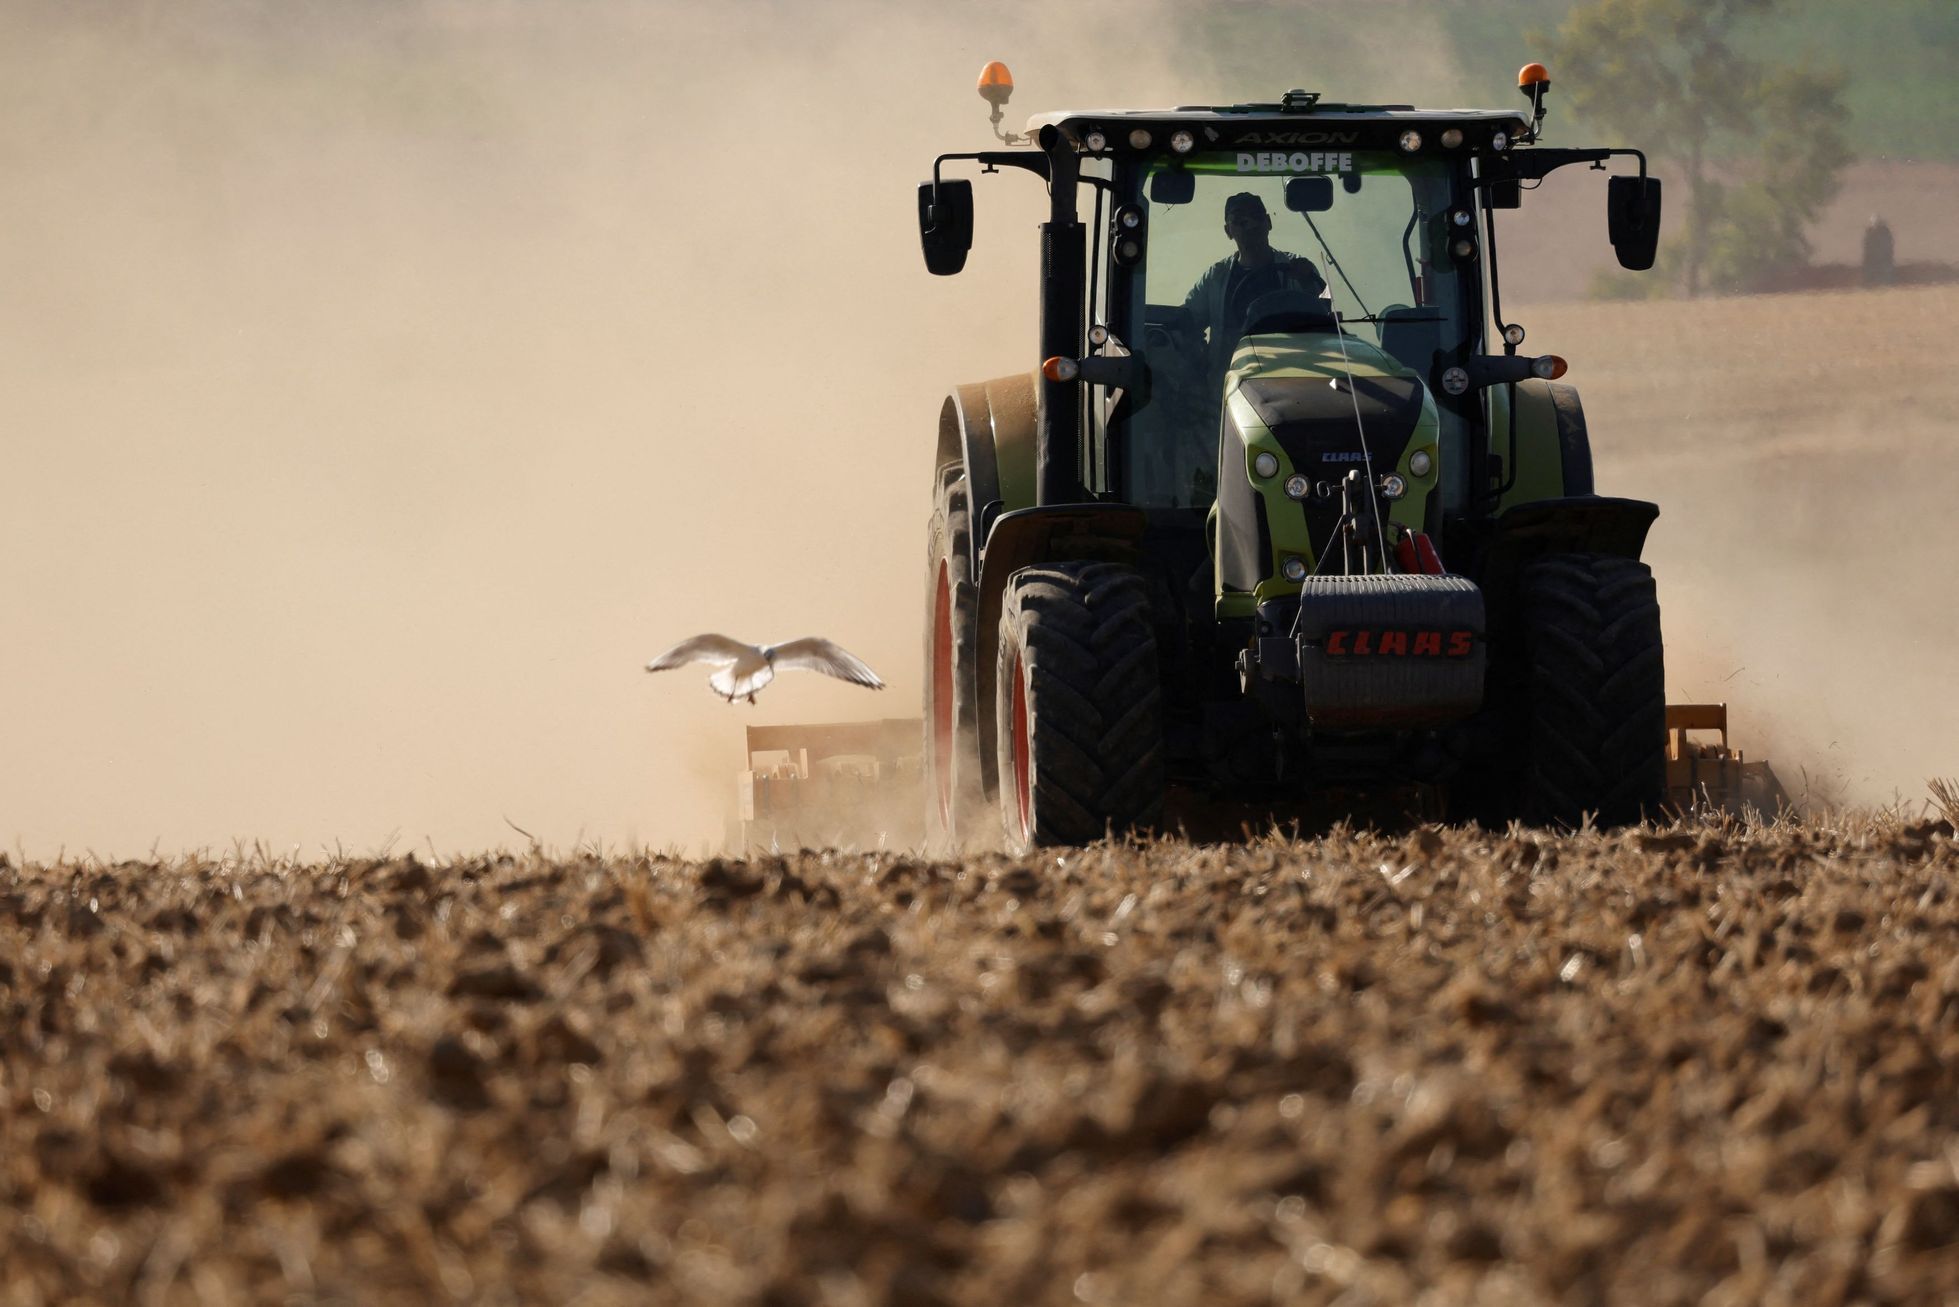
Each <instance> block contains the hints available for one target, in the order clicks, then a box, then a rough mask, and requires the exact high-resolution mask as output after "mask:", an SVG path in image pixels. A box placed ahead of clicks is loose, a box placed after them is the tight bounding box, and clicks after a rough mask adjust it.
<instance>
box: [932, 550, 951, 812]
mask: <svg viewBox="0 0 1959 1307" xmlns="http://www.w3.org/2000/svg"><path fill="white" fill-rule="evenodd" d="M952 727H953V722H952V578H951V576H950V575H949V574H948V571H947V568H946V564H945V560H943V559H941V560H940V561H939V584H938V588H937V590H936V591H935V592H934V597H933V600H932V783H933V788H934V789H935V790H936V791H937V797H938V801H939V821H940V823H941V824H943V825H946V826H950V825H951V824H952Z"/></svg>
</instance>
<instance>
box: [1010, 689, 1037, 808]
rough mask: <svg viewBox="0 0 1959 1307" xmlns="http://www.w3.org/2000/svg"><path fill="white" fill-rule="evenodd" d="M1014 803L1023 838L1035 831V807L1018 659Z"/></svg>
mask: <svg viewBox="0 0 1959 1307" xmlns="http://www.w3.org/2000/svg"><path fill="white" fill-rule="evenodd" d="M1013 732H1014V803H1015V806H1016V807H1017V808H1018V809H1019V813H1020V834H1021V836H1022V837H1023V838H1025V837H1026V835H1027V833H1028V832H1029V831H1030V830H1032V829H1033V821H1032V816H1031V813H1032V809H1033V806H1034V795H1033V782H1032V780H1031V778H1030V777H1029V776H1028V772H1029V771H1030V770H1031V769H1032V768H1031V763H1030V759H1029V757H1028V753H1029V750H1028V746H1027V674H1026V672H1025V671H1024V670H1023V668H1022V666H1021V661H1020V659H1019V658H1018V657H1016V658H1015V659H1014V726H1013Z"/></svg>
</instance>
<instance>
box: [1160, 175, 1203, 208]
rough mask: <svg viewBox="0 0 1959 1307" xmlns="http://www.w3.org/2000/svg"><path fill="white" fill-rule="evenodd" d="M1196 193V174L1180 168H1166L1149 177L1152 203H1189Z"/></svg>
mask: <svg viewBox="0 0 1959 1307" xmlns="http://www.w3.org/2000/svg"><path fill="white" fill-rule="evenodd" d="M1196 194H1197V174H1196V173H1192V172H1185V171H1184V170H1183V169H1182V168H1166V169H1164V170H1163V171H1162V172H1159V173H1157V174H1156V175H1154V176H1153V177H1151V178H1150V202H1151V203H1153V204H1189V203H1190V201H1191V197H1192V196H1194V195H1196Z"/></svg>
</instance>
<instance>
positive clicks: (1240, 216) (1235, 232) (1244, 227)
mask: <svg viewBox="0 0 1959 1307" xmlns="http://www.w3.org/2000/svg"><path fill="white" fill-rule="evenodd" d="M1224 234H1225V235H1226V236H1229V237H1230V238H1231V239H1232V240H1234V241H1236V242H1237V243H1238V252H1239V253H1240V254H1263V253H1264V252H1265V251H1266V250H1269V249H1271V248H1272V240H1271V236H1272V215H1271V214H1269V213H1267V212H1266V211H1265V201H1264V200H1261V199H1259V198H1258V196H1257V195H1255V194H1253V193H1252V192H1251V191H1239V192H1238V193H1237V194H1236V195H1234V196H1232V197H1231V198H1230V199H1228V200H1226V201H1225V202H1224Z"/></svg>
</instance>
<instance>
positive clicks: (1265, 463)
mask: <svg viewBox="0 0 1959 1307" xmlns="http://www.w3.org/2000/svg"><path fill="white" fill-rule="evenodd" d="M1252 471H1254V472H1256V473H1257V474H1258V475H1260V476H1262V477H1269V476H1277V475H1278V472H1279V456H1278V455H1277V454H1275V453H1273V452H1272V451H1271V450H1269V449H1261V450H1259V451H1258V453H1257V454H1256V455H1254V456H1253V458H1252Z"/></svg>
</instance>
